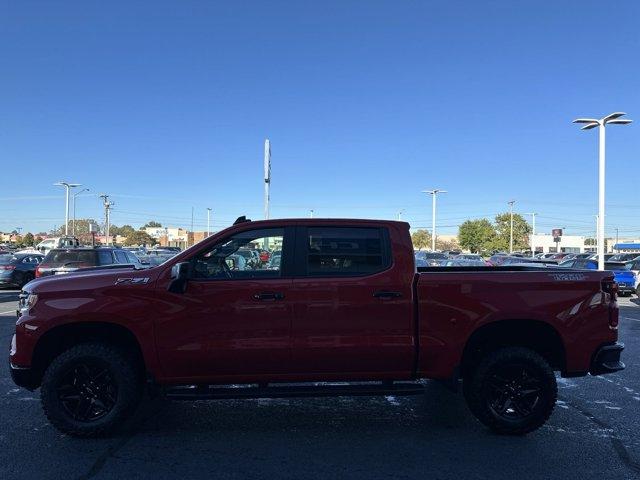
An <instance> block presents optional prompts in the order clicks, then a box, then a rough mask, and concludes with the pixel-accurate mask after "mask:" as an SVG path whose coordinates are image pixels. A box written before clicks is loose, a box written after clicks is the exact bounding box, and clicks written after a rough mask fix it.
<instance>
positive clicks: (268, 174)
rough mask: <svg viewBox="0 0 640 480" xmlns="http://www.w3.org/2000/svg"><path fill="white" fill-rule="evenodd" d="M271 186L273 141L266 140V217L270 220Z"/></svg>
mask: <svg viewBox="0 0 640 480" xmlns="http://www.w3.org/2000/svg"><path fill="white" fill-rule="evenodd" d="M270 186H271V142H269V139H268V138H267V139H266V140H265V141H264V218H265V220H269V195H270V192H269V187H270Z"/></svg>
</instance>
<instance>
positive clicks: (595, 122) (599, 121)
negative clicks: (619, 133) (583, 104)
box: [573, 112, 632, 270]
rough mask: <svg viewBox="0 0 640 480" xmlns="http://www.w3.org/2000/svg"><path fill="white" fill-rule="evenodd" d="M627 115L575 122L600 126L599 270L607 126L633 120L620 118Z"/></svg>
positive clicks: (615, 114)
mask: <svg viewBox="0 0 640 480" xmlns="http://www.w3.org/2000/svg"><path fill="white" fill-rule="evenodd" d="M624 115H626V113H624V112H614V113H611V114H609V115H607V116H606V117H603V118H600V119H595V118H577V119H575V120H574V121H573V123H585V124H586V125H585V126H584V127H582V129H581V130H591V129H592V128H596V127H598V133H599V143H600V146H599V149H598V270H604V246H605V245H604V187H605V181H604V180H605V127H606V125H607V124H614V125H615V124H618V125H626V124H628V123H631V122H632V120H629V119H627V118H620V117H622V116H624Z"/></svg>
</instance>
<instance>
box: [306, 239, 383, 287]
mask: <svg viewBox="0 0 640 480" xmlns="http://www.w3.org/2000/svg"><path fill="white" fill-rule="evenodd" d="M383 232H384V231H383V230H382V229H380V228H356V227H310V228H308V229H307V246H308V249H307V259H306V267H307V275H308V276H342V275H344V276H355V275H369V274H372V273H376V272H380V271H382V270H385V269H386V268H387V267H388V266H389V263H390V258H391V255H390V252H389V247H388V246H387V245H388V242H387V241H386V235H384V234H383Z"/></svg>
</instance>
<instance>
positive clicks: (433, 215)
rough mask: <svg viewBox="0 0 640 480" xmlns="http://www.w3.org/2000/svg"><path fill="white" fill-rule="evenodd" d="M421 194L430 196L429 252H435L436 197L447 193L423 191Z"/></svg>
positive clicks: (443, 191) (436, 190) (435, 190)
mask: <svg viewBox="0 0 640 480" xmlns="http://www.w3.org/2000/svg"><path fill="white" fill-rule="evenodd" d="M422 193H428V194H429V195H431V198H432V202H431V251H435V249H436V196H437V195H438V194H439V193H447V191H446V190H439V189H433V190H423V191H422Z"/></svg>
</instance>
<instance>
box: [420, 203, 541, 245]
mask: <svg viewBox="0 0 640 480" xmlns="http://www.w3.org/2000/svg"><path fill="white" fill-rule="evenodd" d="M510 231H511V214H510V213H509V212H506V213H501V214H499V215H496V217H495V218H494V221H493V223H492V222H490V221H489V220H487V219H486V218H482V219H479V220H467V221H466V222H464V223H463V224H462V225H460V227H459V228H458V242H457V243H455V242H444V241H442V242H441V241H439V240H438V239H437V238H436V249H437V250H455V249H456V248H463V249H465V250H469V251H470V252H472V253H487V254H489V253H492V252H495V251H509V238H510ZM530 234H531V226H530V225H529V224H528V223H527V221H526V220H525V219H524V217H523V216H522V215H520V214H517V213H514V214H513V249H514V250H528V249H529V248H530V244H529V235H530ZM411 239H412V241H413V245H414V247H415V248H417V249H419V250H423V249H426V248H431V234H430V233H429V232H428V231H427V230H416V231H415V232H413V234H412V235H411Z"/></svg>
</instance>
